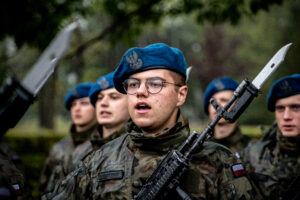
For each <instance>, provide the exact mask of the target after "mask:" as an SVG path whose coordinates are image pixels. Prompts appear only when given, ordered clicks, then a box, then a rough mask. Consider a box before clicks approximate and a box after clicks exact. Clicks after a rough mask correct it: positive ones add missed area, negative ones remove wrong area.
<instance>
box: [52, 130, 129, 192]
mask: <svg viewBox="0 0 300 200" xmlns="http://www.w3.org/2000/svg"><path fill="white" fill-rule="evenodd" d="M124 133H125V127H123V128H121V129H120V130H118V131H115V132H114V133H112V134H111V135H110V136H108V137H107V138H102V137H101V135H102V126H98V131H93V132H92V134H91V136H90V137H91V139H90V140H87V141H85V142H84V143H82V144H80V145H78V146H76V148H75V149H74V151H73V153H72V154H71V155H70V156H69V160H68V164H67V166H66V168H67V169H66V168H65V167H64V166H63V165H58V166H56V167H55V169H54V170H53V171H54V173H52V175H51V177H50V181H49V183H48V185H47V188H46V191H51V190H53V188H54V186H55V185H56V184H57V182H58V181H59V180H60V179H62V178H63V177H65V176H66V174H69V173H71V172H72V171H73V170H75V169H76V167H77V166H78V165H79V164H80V162H81V161H84V159H85V158H86V157H87V156H88V155H89V154H91V153H92V152H93V151H95V150H97V149H99V148H100V147H101V146H102V145H104V144H105V143H107V142H109V141H111V140H113V139H115V138H117V137H119V136H120V135H121V134H124ZM61 164H62V163H61ZM66 170H67V171H66Z"/></svg>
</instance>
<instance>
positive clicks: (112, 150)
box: [86, 134, 129, 162]
mask: <svg viewBox="0 0 300 200" xmlns="http://www.w3.org/2000/svg"><path fill="white" fill-rule="evenodd" d="M128 139H129V135H128V134H124V135H121V136H120V137H118V138H116V139H114V140H111V141H110V142H108V143H106V144H104V145H103V146H102V147H101V148H100V149H98V150H96V151H94V152H92V153H91V154H90V155H89V156H88V158H86V160H88V161H89V162H93V160H98V159H99V158H100V157H101V159H104V158H106V157H110V156H112V154H118V153H120V151H123V150H124V149H125V148H124V147H126V146H127V144H128V141H129V140H128Z"/></svg>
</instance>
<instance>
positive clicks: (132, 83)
mask: <svg viewBox="0 0 300 200" xmlns="http://www.w3.org/2000/svg"><path fill="white" fill-rule="evenodd" d="M164 84H172V85H175V86H177V87H181V86H182V85H179V84H176V83H169V82H166V81H164V80H162V79H161V78H149V79H147V80H146V83H145V85H146V89H147V91H148V92H149V93H150V94H157V93H159V92H160V91H161V90H162V88H163V86H164ZM140 86H141V81H140V80H138V79H135V78H128V79H126V80H125V81H124V82H123V87H124V90H125V91H126V93H127V94H136V91H137V90H138V89H139V88H140Z"/></svg>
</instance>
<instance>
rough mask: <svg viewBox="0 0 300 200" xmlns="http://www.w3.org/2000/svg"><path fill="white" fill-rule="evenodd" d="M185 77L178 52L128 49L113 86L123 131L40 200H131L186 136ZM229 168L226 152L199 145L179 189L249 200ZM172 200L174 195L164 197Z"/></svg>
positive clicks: (244, 184)
mask: <svg viewBox="0 0 300 200" xmlns="http://www.w3.org/2000/svg"><path fill="white" fill-rule="evenodd" d="M185 79H186V63H185V59H184V56H183V54H182V52H181V51H180V50H179V49H176V48H173V47H169V46H167V45H165V44H161V43H158V44H153V45H149V46H147V47H145V48H137V47H135V48H131V49H129V50H128V51H127V52H126V53H125V54H124V56H123V58H122V60H121V63H120V65H119V66H118V68H117V69H116V71H115V75H114V84H115V88H116V89H117V90H118V91H119V92H121V93H124V94H127V97H128V110H129V114H130V116H131V119H132V122H131V123H130V124H128V129H127V132H128V133H127V134H125V135H122V136H121V137H119V138H117V139H115V140H113V141H111V142H109V143H106V144H105V145H103V146H102V147H101V148H100V149H99V150H97V151H95V152H93V154H91V155H90V156H89V159H88V161H87V162H86V163H83V165H82V166H81V167H80V168H78V169H77V170H75V171H74V172H72V173H71V174H70V175H69V176H68V177H67V178H66V179H65V180H63V181H61V182H60V183H59V184H58V185H57V187H56V189H55V190H54V191H53V193H52V194H49V195H47V196H45V197H44V198H46V197H48V198H49V199H51V198H57V199H71V198H74V199H84V198H86V199H132V198H133V197H134V195H136V194H137V193H138V192H139V191H140V189H141V187H142V185H143V184H144V183H145V181H146V179H147V178H148V177H149V176H150V175H151V173H152V172H153V171H154V170H155V168H156V167H157V166H158V164H159V163H160V162H161V160H162V159H163V158H164V157H165V156H166V154H167V152H168V151H169V150H172V149H176V148H178V147H179V146H180V145H181V144H182V143H183V142H184V141H185V140H186V139H187V137H188V136H189V134H190V129H189V125H188V122H187V120H185V119H184V118H183V116H182V115H181V113H180V106H181V105H182V104H183V103H184V102H185V99H186V95H187V92H188V88H187V86H186V84H185ZM234 166H239V167H240V168H241V169H242V165H241V164H240V161H239V160H238V159H237V158H236V157H234V156H233V154H232V152H231V151H230V150H229V149H227V148H224V147H223V146H221V145H218V144H215V143H212V142H205V143H204V146H203V149H202V151H200V152H199V153H197V154H196V155H194V157H193V159H192V162H191V164H190V167H189V169H188V171H187V172H186V173H185V174H184V176H183V178H182V180H181V183H180V186H181V188H182V189H183V190H184V191H185V192H186V193H187V194H188V195H190V197H192V198H196V199H253V198H254V196H255V195H256V194H255V193H254V191H253V189H252V187H251V184H250V182H249V180H248V178H247V176H246V175H245V176H244V175H242V176H240V175H238V174H237V173H235V172H236V171H235V169H236V168H235V167H234ZM242 171H243V170H242ZM234 174H236V176H235V175H234ZM177 198H178V195H177V193H176V192H173V193H172V195H171V196H170V197H168V199H177Z"/></svg>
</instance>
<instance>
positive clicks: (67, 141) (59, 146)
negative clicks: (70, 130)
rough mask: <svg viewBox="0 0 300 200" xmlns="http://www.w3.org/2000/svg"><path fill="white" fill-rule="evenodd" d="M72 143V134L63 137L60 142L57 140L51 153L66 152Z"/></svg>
mask: <svg viewBox="0 0 300 200" xmlns="http://www.w3.org/2000/svg"><path fill="white" fill-rule="evenodd" d="M70 145H73V144H72V138H71V137H70V136H68V137H65V138H62V139H61V140H59V141H58V142H56V143H55V144H54V145H53V146H52V147H51V149H50V156H51V155H59V154H64V152H65V150H66V149H67V148H68V147H69V146H70Z"/></svg>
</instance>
